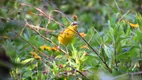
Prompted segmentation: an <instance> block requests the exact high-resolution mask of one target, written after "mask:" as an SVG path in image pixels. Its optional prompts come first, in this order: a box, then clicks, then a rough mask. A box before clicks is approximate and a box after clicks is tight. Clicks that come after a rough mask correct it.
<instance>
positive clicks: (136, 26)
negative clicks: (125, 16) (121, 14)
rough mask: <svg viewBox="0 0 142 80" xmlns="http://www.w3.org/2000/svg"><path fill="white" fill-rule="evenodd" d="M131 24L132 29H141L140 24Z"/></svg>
mask: <svg viewBox="0 0 142 80" xmlns="http://www.w3.org/2000/svg"><path fill="white" fill-rule="evenodd" d="M129 24H130V26H131V27H132V28H138V27H139V24H138V23H137V24H133V23H129Z"/></svg>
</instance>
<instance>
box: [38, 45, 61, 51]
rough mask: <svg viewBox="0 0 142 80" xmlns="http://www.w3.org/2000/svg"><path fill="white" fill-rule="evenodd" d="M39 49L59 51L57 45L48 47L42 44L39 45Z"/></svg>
mask: <svg viewBox="0 0 142 80" xmlns="http://www.w3.org/2000/svg"><path fill="white" fill-rule="evenodd" d="M40 49H41V50H49V51H59V49H58V47H57V46H53V47H50V46H46V45H43V46H40Z"/></svg>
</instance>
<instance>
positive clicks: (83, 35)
mask: <svg viewBox="0 0 142 80" xmlns="http://www.w3.org/2000/svg"><path fill="white" fill-rule="evenodd" d="M79 34H80V36H81V37H83V38H84V37H85V36H86V35H87V34H85V33H83V32H82V33H79Z"/></svg>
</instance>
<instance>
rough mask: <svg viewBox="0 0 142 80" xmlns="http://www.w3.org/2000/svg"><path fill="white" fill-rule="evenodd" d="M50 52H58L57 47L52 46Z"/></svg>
mask: <svg viewBox="0 0 142 80" xmlns="http://www.w3.org/2000/svg"><path fill="white" fill-rule="evenodd" d="M51 50H52V51H59V48H58V46H53V47H51Z"/></svg>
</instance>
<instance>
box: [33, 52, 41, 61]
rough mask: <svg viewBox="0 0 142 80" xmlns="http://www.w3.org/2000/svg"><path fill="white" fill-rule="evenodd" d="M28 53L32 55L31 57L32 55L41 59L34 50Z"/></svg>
mask: <svg viewBox="0 0 142 80" xmlns="http://www.w3.org/2000/svg"><path fill="white" fill-rule="evenodd" d="M30 53H31V54H32V55H33V57H34V58H35V59H37V60H41V57H40V56H39V55H38V54H37V53H36V52H30Z"/></svg>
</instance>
